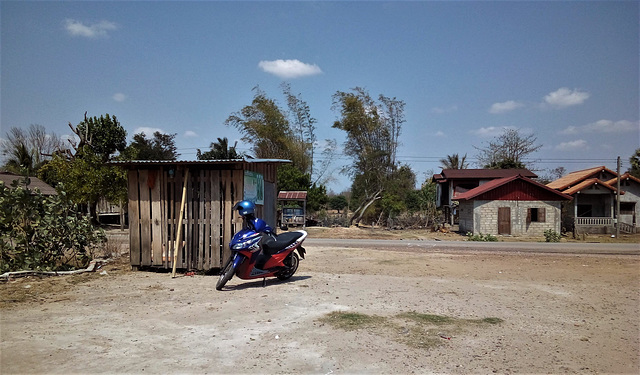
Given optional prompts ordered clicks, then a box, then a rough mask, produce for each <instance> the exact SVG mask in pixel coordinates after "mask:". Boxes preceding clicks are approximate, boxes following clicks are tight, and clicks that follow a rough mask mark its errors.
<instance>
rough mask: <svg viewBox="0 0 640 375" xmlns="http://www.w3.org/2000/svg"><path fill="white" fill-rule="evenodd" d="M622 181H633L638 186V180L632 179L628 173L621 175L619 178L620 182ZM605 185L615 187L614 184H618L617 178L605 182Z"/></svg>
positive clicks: (639, 179)
mask: <svg viewBox="0 0 640 375" xmlns="http://www.w3.org/2000/svg"><path fill="white" fill-rule="evenodd" d="M624 180H631V181H635V182H637V183H639V184H640V178H637V177H634V176H632V175H630V174H629V172H626V173H625V174H623V175H622V176H620V181H624ZM606 183H607V184H609V185H611V186H613V187H615V186H616V184H617V183H618V178H617V177H614V178H612V179H610V180H609V181H606Z"/></svg>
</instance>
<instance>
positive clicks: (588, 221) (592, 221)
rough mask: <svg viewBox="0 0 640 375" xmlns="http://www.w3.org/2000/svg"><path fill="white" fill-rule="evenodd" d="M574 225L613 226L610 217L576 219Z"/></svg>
mask: <svg viewBox="0 0 640 375" xmlns="http://www.w3.org/2000/svg"><path fill="white" fill-rule="evenodd" d="M576 225H582V226H594V225H598V226H613V218H611V217H576Z"/></svg>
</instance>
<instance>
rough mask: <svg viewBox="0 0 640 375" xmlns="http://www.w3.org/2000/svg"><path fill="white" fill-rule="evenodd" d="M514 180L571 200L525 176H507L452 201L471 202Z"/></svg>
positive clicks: (567, 196)
mask: <svg viewBox="0 0 640 375" xmlns="http://www.w3.org/2000/svg"><path fill="white" fill-rule="evenodd" d="M515 180H522V181H524V182H526V183H529V184H531V185H533V186H535V187H538V188H540V189H542V190H545V191H548V192H550V193H553V194H554V195H557V196H559V197H561V198H564V199H566V200H571V199H572V198H571V196H569V195H567V194H563V193H561V192H559V191H557V190H554V189H551V188H549V187H547V186H545V185H543V184H541V183H539V182H537V181H534V180H532V179H530V178H527V177H525V176H522V175H515V176H509V177H503V178H498V179H495V180H491V181H489V182H486V183H484V184H482V185H480V186H478V187H477V188H474V189H471V190H469V191H466V192H464V193H460V194H458V195H457V196H455V197H454V198H453V199H454V200H463V201H464V200H471V199H473V198H476V197H478V196H480V195H482V194H484V193H487V192H489V191H491V190H493V189H496V188H498V187H500V186H503V185H505V184H508V183H509V182H512V181H515Z"/></svg>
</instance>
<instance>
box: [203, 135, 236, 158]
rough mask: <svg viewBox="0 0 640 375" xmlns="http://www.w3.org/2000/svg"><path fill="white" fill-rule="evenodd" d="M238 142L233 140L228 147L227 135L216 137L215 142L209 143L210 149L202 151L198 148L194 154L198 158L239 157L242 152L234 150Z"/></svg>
mask: <svg viewBox="0 0 640 375" xmlns="http://www.w3.org/2000/svg"><path fill="white" fill-rule="evenodd" d="M237 144H238V142H235V143H234V144H233V146H231V147H229V140H228V139H227V137H224V138H218V141H217V142H212V143H211V146H210V147H211V149H210V150H209V151H207V152H202V151H200V149H198V152H197V154H196V156H197V157H198V160H227V159H241V158H242V154H241V153H238V151H237V150H236V146H237Z"/></svg>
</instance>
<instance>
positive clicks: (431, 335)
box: [319, 311, 503, 349]
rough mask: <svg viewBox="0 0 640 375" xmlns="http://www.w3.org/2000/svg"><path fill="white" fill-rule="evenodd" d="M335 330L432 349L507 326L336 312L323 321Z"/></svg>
mask: <svg viewBox="0 0 640 375" xmlns="http://www.w3.org/2000/svg"><path fill="white" fill-rule="evenodd" d="M319 321H320V322H322V323H326V324H329V325H330V326H332V327H333V328H336V329H343V330H346V331H353V330H360V329H366V330H367V331H369V332H372V333H374V334H376V335H379V336H383V337H386V338H391V339H393V340H394V341H397V342H400V343H403V344H405V345H407V346H410V347H413V348H420V349H430V348H433V347H436V346H439V345H442V344H444V343H445V342H446V341H448V340H451V339H456V338H460V337H462V336H463V335H465V334H468V333H469V330H470V329H472V328H475V327H480V328H482V327H484V328H488V327H490V326H491V325H496V324H500V323H502V322H503V320H502V319H500V318H495V317H488V318H483V319H461V318H455V317H450V316H444V315H433V314H422V313H417V312H415V311H411V312H404V313H400V314H397V315H394V316H391V317H382V316H377V315H367V314H361V313H356V312H344V311H334V312H331V313H329V314H327V315H325V316H324V317H322V318H320V319H319Z"/></svg>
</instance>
